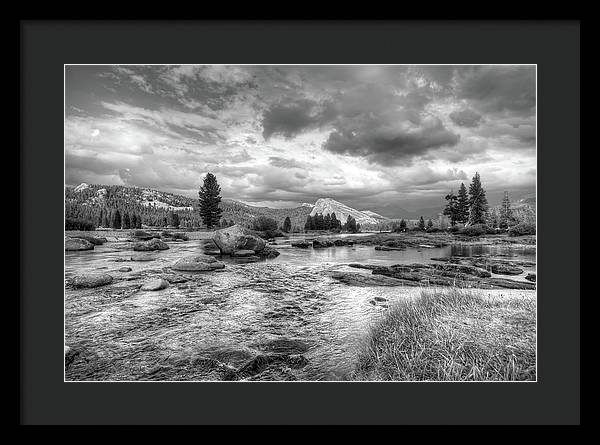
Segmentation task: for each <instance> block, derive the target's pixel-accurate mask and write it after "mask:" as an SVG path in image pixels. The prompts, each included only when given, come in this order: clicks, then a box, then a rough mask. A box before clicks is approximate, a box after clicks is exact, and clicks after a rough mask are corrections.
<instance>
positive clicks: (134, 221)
mask: <svg viewBox="0 0 600 445" xmlns="http://www.w3.org/2000/svg"><path fill="white" fill-rule="evenodd" d="M129 224H130V225H131V228H132V229H137V215H136V214H135V213H133V214H132V215H131V221H130V222H129Z"/></svg>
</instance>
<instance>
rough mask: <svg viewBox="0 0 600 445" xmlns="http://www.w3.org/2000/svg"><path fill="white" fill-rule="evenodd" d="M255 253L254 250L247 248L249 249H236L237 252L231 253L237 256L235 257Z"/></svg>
mask: <svg viewBox="0 0 600 445" xmlns="http://www.w3.org/2000/svg"><path fill="white" fill-rule="evenodd" d="M263 250H264V249H263ZM254 253H255V252H254V250H247V249H245V250H236V251H235V252H233V253H232V254H231V256H235V257H244V256H253V255H254Z"/></svg>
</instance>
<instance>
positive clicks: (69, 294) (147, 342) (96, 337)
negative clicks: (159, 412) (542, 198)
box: [65, 240, 535, 380]
mask: <svg viewBox="0 0 600 445" xmlns="http://www.w3.org/2000/svg"><path fill="white" fill-rule="evenodd" d="M289 242H290V240H287V241H286V244H283V245H276V246H275V247H276V248H277V249H278V250H279V251H280V252H281V255H280V256H279V257H277V258H275V259H270V260H264V261H260V262H257V263H246V264H244V263H242V262H239V261H237V260H226V259H223V261H224V262H226V267H225V269H224V270H223V271H219V272H209V273H179V272H178V273H176V274H175V275H174V274H173V272H172V271H170V270H169V269H168V267H169V266H170V265H171V264H172V263H173V262H174V261H176V260H177V259H179V258H181V257H182V256H185V255H193V254H199V253H202V250H201V248H200V247H199V242H198V241H187V242H176V243H169V245H170V249H169V250H165V251H159V252H156V253H153V254H152V255H153V257H154V258H155V259H154V260H152V261H145V262H131V261H127V262H116V261H115V260H117V261H119V260H121V259H126V260H128V259H129V258H130V257H131V255H132V253H133V252H132V250H131V243H126V242H121V243H119V242H115V243H106V244H104V245H103V246H96V248H95V249H94V250H93V251H85V252H66V254H65V278H69V277H71V276H73V275H75V274H80V273H91V272H95V273H100V272H104V273H109V274H111V275H112V276H113V277H115V282H114V283H113V284H111V285H108V286H103V287H99V288H95V289H84V290H75V289H71V288H67V289H66V293H65V344H66V345H69V346H70V347H71V348H72V349H73V350H76V351H80V352H81V353H80V355H79V358H78V359H77V361H76V362H74V363H73V365H72V366H71V367H70V368H68V370H67V371H66V380H214V379H217V377H215V374H214V373H211V371H207V370H206V369H205V368H203V367H201V366H193V363H196V362H194V360H202V359H204V358H211V359H215V360H218V361H219V362H224V363H227V364H228V365H231V366H234V367H238V366H240V365H241V364H242V363H244V362H246V361H247V360H249V359H250V358H252V357H254V356H256V355H257V354H259V353H261V352H265V351H267V352H269V351H276V350H277V347H278V345H281V344H283V345H288V346H290V345H291V347H292V349H293V351H292V352H296V353H302V354H303V355H304V356H305V357H306V358H307V359H308V364H307V365H306V366H305V367H303V368H302V369H298V370H295V371H294V373H295V376H296V378H298V379H300V380H342V379H344V378H346V376H347V375H348V373H349V372H350V371H351V370H352V368H353V366H354V364H355V360H356V355H357V351H358V348H359V347H360V345H361V342H362V341H363V339H364V336H365V333H366V332H367V328H368V326H369V323H371V322H373V321H374V320H376V319H377V317H378V316H379V315H380V314H381V313H382V311H384V310H385V309H384V306H379V305H373V304H372V303H370V301H371V300H373V298H374V297H383V298H385V299H387V300H389V301H390V302H391V301H393V300H395V299H398V298H405V297H406V296H409V295H414V294H415V292H418V291H419V289H418V288H401V287H379V286H378V287H352V286H348V285H345V284H341V283H339V282H338V281H336V280H334V279H332V278H330V277H329V276H328V273H329V272H331V271H332V270H352V271H353V272H361V270H359V269H350V268H348V266H347V264H348V263H364V264H380V265H391V264H400V263H415V262H430V261H431V260H430V258H432V257H445V256H450V255H453V256H456V255H459V256H460V255H462V256H471V255H474V254H493V255H499V256H510V257H512V258H513V259H518V260H527V261H535V247H533V248H516V249H515V248H506V247H495V246H481V245H460V244H457V245H452V246H448V247H444V248H420V249H407V250H404V251H376V250H374V248H373V246H367V245H355V246H352V247H346V246H345V247H331V248H323V249H312V248H309V249H299V248H292V247H290V246H289V244H288V243H289ZM277 243H278V244H279V243H282V241H278V242H277ZM123 266H127V267H131V268H132V271H129V272H119V271H118V269H119V268H120V267H123ZM534 270H535V267H533V268H526V270H525V272H524V273H523V274H522V275H521V276H518V277H510V278H513V279H523V277H524V276H525V275H526V274H527V273H528V272H532V271H534ZM362 272H363V273H369V271H362ZM165 274H170V275H171V276H176V277H178V278H181V279H180V280H174V282H172V284H171V285H170V286H169V287H168V288H167V289H164V290H161V291H154V292H152V291H140V290H138V288H139V284H141V283H143V282H144V281H146V280H147V279H150V278H156V277H160V276H165ZM136 277H137V278H136ZM127 278H130V280H127ZM177 281H179V282H177Z"/></svg>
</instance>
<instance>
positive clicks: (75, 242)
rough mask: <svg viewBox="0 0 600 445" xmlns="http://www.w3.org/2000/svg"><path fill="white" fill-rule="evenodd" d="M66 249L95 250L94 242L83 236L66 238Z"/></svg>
mask: <svg viewBox="0 0 600 445" xmlns="http://www.w3.org/2000/svg"><path fill="white" fill-rule="evenodd" d="M65 250H67V251H79V250H94V244H93V243H91V242H89V241H88V240H85V239H83V238H67V239H66V240H65Z"/></svg>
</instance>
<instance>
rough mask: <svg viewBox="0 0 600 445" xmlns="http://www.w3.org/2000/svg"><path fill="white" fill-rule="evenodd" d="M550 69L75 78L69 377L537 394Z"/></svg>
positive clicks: (102, 71)
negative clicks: (540, 191) (544, 78)
mask: <svg viewBox="0 0 600 445" xmlns="http://www.w3.org/2000/svg"><path fill="white" fill-rule="evenodd" d="M537 68H538V67H537V65H536V64H497V65H493V64H485V65H482V64H473V65H465V64H457V65H448V64H426V65H421V64H418V65H417V64H415V65H413V64H407V65H402V64H393V65H385V64H382V65H372V64H356V65H350V64H348V65H346V64H344V65H339V64H331V65H322V64H320V65H304V64H297V65H287V64H286V65H279V64H272V65H265V64H256V65H247V64H239V65H236V64H228V65H217V64H175V63H174V64H141V65H140V64H97V65H93V64H91V65H90V64H65V65H64V381H65V382H147V383H150V382H218V384H221V382H238V383H246V384H252V383H253V382H294V381H295V382H329V383H334V382H463V381H466V382H537V380H538V373H537V369H538V354H537V352H538V348H537V346H538V341H537V327H538V316H537V314H538V310H537V309H538V298H537V291H536V275H537V273H536V264H537V242H536V240H537V238H536V236H537V235H536V230H537V217H536V210H537V204H536V192H537V190H536V188H537V154H538V146H537V138H538V133H537ZM42 199H43V198H42ZM58 205H59V206H60V203H59V204H58ZM56 235H58V236H60V235H59V234H56ZM59 242H60V239H59ZM58 346H59V347H60V343H59V344H58ZM58 354H60V353H58ZM59 357H60V355H59Z"/></svg>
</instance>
